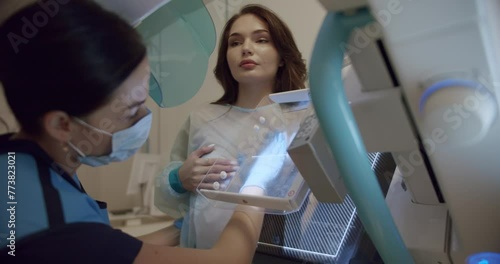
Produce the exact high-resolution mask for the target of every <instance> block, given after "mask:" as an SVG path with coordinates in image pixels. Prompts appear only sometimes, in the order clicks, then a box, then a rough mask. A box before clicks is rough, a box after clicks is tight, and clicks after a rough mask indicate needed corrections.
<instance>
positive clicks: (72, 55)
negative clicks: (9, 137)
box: [0, 0, 146, 134]
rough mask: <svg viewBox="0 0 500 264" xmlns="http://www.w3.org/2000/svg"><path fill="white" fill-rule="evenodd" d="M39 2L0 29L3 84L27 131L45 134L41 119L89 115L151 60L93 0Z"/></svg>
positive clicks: (138, 42)
mask: <svg viewBox="0 0 500 264" xmlns="http://www.w3.org/2000/svg"><path fill="white" fill-rule="evenodd" d="M61 2H62V1H52V6H50V7H47V5H48V4H47V3H50V2H45V4H44V3H43V2H41V1H37V2H35V3H33V4H30V5H28V6H26V7H25V8H22V9H21V10H20V11H18V12H16V13H15V14H14V15H12V16H11V17H10V18H8V19H7V20H6V21H5V22H4V23H3V24H2V25H1V26H0V82H2V84H3V87H4V91H5V96H6V98H7V102H8V103H9V106H10V107H11V109H12V111H13V113H14V115H15V116H16V118H17V120H18V122H19V124H20V126H21V128H22V129H23V131H25V132H27V133H30V134H38V133H40V132H41V123H40V121H41V117H43V115H44V114H46V113H47V112H49V111H53V110H60V111H64V112H66V113H68V114H69V115H71V116H77V117H84V116H86V115H88V114H90V113H92V112H93V111H94V110H96V109H98V108H99V107H101V106H102V105H104V104H106V103H108V102H109V100H110V97H111V95H112V93H113V92H114V91H115V90H116V89H117V88H118V87H119V86H120V84H121V83H122V82H123V81H124V80H125V79H126V78H127V77H128V76H129V75H130V74H131V73H132V71H133V70H134V69H135V68H136V67H137V65H138V64H139V63H140V62H141V61H142V60H143V59H144V57H145V56H146V47H145V46H144V44H143V42H142V39H141V36H140V35H139V34H138V33H137V32H136V31H135V30H134V29H133V27H132V26H130V25H129V24H128V23H127V22H126V21H124V20H123V19H121V18H120V17H119V16H118V15H116V14H114V13H111V12H109V11H106V10H104V9H103V8H102V7H101V6H99V5H98V4H97V3H95V2H94V1H91V0H71V1H66V2H67V3H65V4H59V3H61Z"/></svg>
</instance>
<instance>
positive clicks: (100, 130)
mask: <svg viewBox="0 0 500 264" xmlns="http://www.w3.org/2000/svg"><path fill="white" fill-rule="evenodd" d="M73 119H74V120H75V121H76V122H78V123H79V124H81V125H83V126H86V127H88V128H90V129H92V130H95V131H97V132H100V133H103V134H105V135H108V136H113V134H111V133H109V132H108V131H104V130H102V129H99V128H97V127H94V126H92V125H89V124H87V123H86V122H85V121H83V120H81V119H80V118H78V117H73ZM66 143H67V144H68V146H70V147H71V148H72V149H73V150H74V151H76V153H78V155H80V156H81V157H86V156H87V155H85V153H83V152H82V151H81V150H80V149H78V148H77V147H76V146H75V145H73V143H71V142H70V141H69V140H68V142H66ZM66 149H67V148H66Z"/></svg>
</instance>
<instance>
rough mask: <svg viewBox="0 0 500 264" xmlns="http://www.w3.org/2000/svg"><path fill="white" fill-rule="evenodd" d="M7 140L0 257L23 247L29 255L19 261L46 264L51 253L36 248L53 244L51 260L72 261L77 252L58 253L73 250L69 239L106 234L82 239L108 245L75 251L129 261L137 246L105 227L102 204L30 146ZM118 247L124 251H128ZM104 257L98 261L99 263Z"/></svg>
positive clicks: (0, 175)
mask: <svg viewBox="0 0 500 264" xmlns="http://www.w3.org/2000/svg"><path fill="white" fill-rule="evenodd" d="M11 136H12V134H7V135H3V136H0V190H1V191H0V212H1V213H0V253H1V256H2V257H5V256H6V255H5V254H7V256H8V255H12V254H15V253H17V254H21V253H22V252H21V250H20V248H23V251H24V253H27V252H30V255H29V256H28V255H26V254H25V255H24V256H25V257H35V255H36V254H42V256H38V257H37V259H44V257H47V258H46V260H47V261H54V260H57V259H55V258H54V255H52V256H50V252H51V251H50V250H45V251H40V250H39V249H41V248H43V245H44V244H47V243H55V244H52V247H55V248H59V250H58V252H59V253H57V254H59V256H58V257H57V258H60V260H61V262H63V261H74V260H73V259H70V258H75V259H76V258H78V254H73V256H71V255H70V254H67V255H68V256H66V257H67V258H66V257H65V256H64V254H65V253H60V252H62V250H61V249H62V248H64V247H67V246H68V245H71V246H76V247H77V248H78V244H75V241H77V240H84V239H82V238H86V237H87V236H88V235H89V234H95V235H100V234H107V237H106V239H102V238H100V237H96V236H90V237H89V238H88V239H89V240H91V241H86V242H88V243H92V244H96V241H98V240H101V241H103V240H107V242H106V244H108V245H102V246H101V248H99V249H97V248H93V247H90V246H87V247H84V248H81V251H80V252H82V254H84V255H88V254H89V253H90V252H89V251H86V250H90V251H91V252H93V254H94V255H99V254H96V253H97V252H98V251H103V254H111V255H113V254H116V255H119V254H122V255H121V256H120V257H119V259H120V261H124V262H122V263H128V262H133V259H134V258H135V256H136V255H137V253H138V252H139V250H140V247H141V246H142V243H141V242H140V241H138V240H136V239H135V238H132V237H128V236H127V235H126V234H124V233H121V231H118V230H114V229H112V228H111V226H110V223H109V219H108V213H107V209H106V203H104V202H100V201H96V200H94V199H92V197H90V196H89V195H88V194H87V193H86V192H85V189H84V188H83V186H82V185H81V183H80V181H79V180H78V177H77V175H76V174H75V175H73V176H70V175H68V174H67V173H66V172H64V171H63V170H62V169H61V168H60V167H59V166H58V165H57V164H56V163H55V162H54V161H53V160H52V159H51V158H50V156H49V155H48V154H47V153H46V152H45V151H43V149H42V148H40V146H38V145H37V144H36V143H34V142H32V141H27V140H9V138H10V137H11ZM114 238H116V239H114ZM110 240H111V241H110ZM114 240H117V241H114ZM50 241H52V242H50ZM39 243H41V244H39ZM78 243H85V241H81V242H78ZM31 244H33V245H36V247H37V248H38V249H37V251H36V252H38V253H36V252H31V249H32V248H34V247H31V246H30V245H31ZM82 246H84V245H82ZM13 248H14V250H15V251H14V253H13V252H12V249H13ZM120 248H126V250H125V251H128V252H123V251H122V250H121V249H120ZM16 249H17V250H16ZM9 251H10V252H11V253H10V254H9ZM104 252H106V253H104ZM35 253H36V254H35ZM61 254H62V255H61ZM16 259H17V258H16ZM86 259H87V258H86ZM104 259H107V257H106V258H104ZM104 259H103V258H100V259H99V261H103V260H104ZM10 260H12V259H10ZM80 261H82V259H81V258H80ZM86 261H90V260H89V259H87V260H86ZM77 262H78V261H77ZM112 262H114V261H112Z"/></svg>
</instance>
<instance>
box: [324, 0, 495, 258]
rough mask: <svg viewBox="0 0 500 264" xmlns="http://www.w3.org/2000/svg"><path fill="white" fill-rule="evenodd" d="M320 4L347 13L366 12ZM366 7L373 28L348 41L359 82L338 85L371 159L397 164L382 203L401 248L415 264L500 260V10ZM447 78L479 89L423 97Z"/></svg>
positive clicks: (404, 4)
mask: <svg viewBox="0 0 500 264" xmlns="http://www.w3.org/2000/svg"><path fill="white" fill-rule="evenodd" d="M320 2H321V3H322V4H323V5H324V7H325V8H326V9H328V10H330V11H346V13H347V14H349V12H351V13H352V12H353V11H352V10H353V8H356V7H359V6H362V4H360V3H359V1H356V3H352V5H354V6H349V4H347V2H351V1H340V0H320ZM340 2H345V3H346V5H345V8H343V7H342V5H341V4H340ZM365 4H366V5H365V6H367V7H369V8H370V10H371V13H372V15H373V16H374V18H375V19H376V20H377V23H373V24H371V25H368V26H366V27H365V28H362V29H360V30H358V31H356V32H354V34H353V35H352V37H351V40H350V42H349V45H347V49H346V53H347V55H348V56H349V57H350V59H351V62H352V68H353V69H354V70H353V71H351V70H349V71H351V73H350V74H351V75H356V76H351V77H346V79H344V86H345V88H346V95H347V97H348V98H349V100H350V104H351V108H352V111H353V114H354V116H355V119H356V122H357V124H358V127H359V129H360V133H361V136H362V138H363V141H364V143H365V146H366V149H367V151H368V152H375V151H377V152H391V153H392V154H393V157H394V159H395V161H396V163H397V165H398V169H397V170H396V172H395V175H394V179H393V184H391V188H390V190H389V193H388V195H387V197H386V201H387V203H388V206H389V208H390V210H391V213H392V215H393V218H394V220H395V223H396V225H397V227H398V230H399V232H400V234H401V236H402V238H403V240H404V242H405V245H406V246H407V248H408V249H409V251H410V253H411V254H412V257H413V258H414V260H415V262H416V263H464V261H465V260H466V258H467V257H468V256H470V255H472V254H475V253H480V252H500V224H499V223H500V203H499V202H498V201H500V192H499V191H498V190H499V189H500V176H499V175H500V162H499V158H498V154H497V153H498V151H500V140H499V135H500V120H499V115H498V102H499V101H498V100H499V92H500V90H499V89H500V88H499V86H498V83H499V82H498V78H499V75H500V71H499V69H500V68H499V67H498V65H499V62H500V56H499V51H498V50H499V48H500V41H499V40H500V38H499V36H500V28H499V26H500V23H499V19H498V13H499V12H500V3H499V2H497V1H494V0H491V1H489V0H485V1H467V0H443V1H431V0H423V1H411V0H408V1H399V0H368V1H367V2H366V1H365ZM450 79H453V80H466V81H469V82H473V83H475V84H476V85H475V86H472V87H466V86H457V85H455V86H450V87H444V88H442V89H439V90H437V91H435V92H430V91H427V92H426V90H427V89H428V88H429V87H431V86H432V85H437V84H438V83H439V82H441V81H444V80H450ZM479 86H482V87H485V88H486V89H487V91H488V92H484V93H480V92H479V89H476V88H477V87H479ZM425 93H428V95H425V96H424V97H425V98H423V95H424V94H425ZM421 101H422V102H423V103H422V102H421ZM476 127H478V128H480V129H475V128H476ZM472 138H474V140H471V139H472Z"/></svg>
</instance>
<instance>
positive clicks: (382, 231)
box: [310, 9, 414, 264]
mask: <svg viewBox="0 0 500 264" xmlns="http://www.w3.org/2000/svg"><path fill="white" fill-rule="evenodd" d="M371 21H373V18H372V16H371V15H370V13H369V12H368V10H367V9H362V10H359V11H358V12H357V13H356V14H354V15H344V14H341V13H333V12H330V13H328V15H327V16H326V18H325V20H324V21H323V25H322V27H321V29H320V32H319V34H318V38H317V40H316V43H315V46H314V51H313V55H312V59H311V64H310V90H311V98H312V102H313V105H314V108H315V110H316V113H317V116H318V120H319V122H320V124H321V128H322V129H323V132H324V134H325V136H326V139H327V141H328V144H329V145H330V148H331V150H332V152H333V154H334V156H335V159H336V161H337V164H338V168H339V171H340V173H341V175H342V177H343V178H344V183H345V185H346V187H347V189H348V190H349V195H350V196H351V198H352V200H353V201H354V203H355V204H356V208H357V212H358V215H359V217H360V219H361V222H362V223H363V226H364V227H365V229H366V231H367V233H368V235H369V236H370V238H371V239H372V241H373V242H374V244H375V247H376V248H377V250H378V252H379V254H380V256H381V257H382V259H383V260H384V262H385V263H389V264H392V263H394V264H401V263H405V264H411V263H414V261H413V259H412V257H411V255H410V253H409V252H408V249H407V248H406V247H405V245H404V243H403V241H402V239H401V236H400V235H399V232H398V230H397V227H396V225H395V223H394V220H393V218H392V216H391V213H390V211H389V208H388V207H387V204H386V202H385V199H384V196H383V195H382V191H381V189H380V185H379V183H378V182H377V179H376V177H375V174H374V173H373V171H372V169H371V166H370V162H369V160H368V156H367V153H366V149H365V146H364V144H363V141H362V139H361V136H360V133H359V130H358V127H357V125H356V121H355V119H354V117H353V114H352V111H351V108H350V106H349V103H348V101H347V98H346V95H345V91H344V87H343V83H342V74H341V71H342V65H343V59H344V51H343V47H346V45H345V44H346V43H347V42H348V39H349V36H350V34H351V32H352V31H353V29H355V28H356V27H362V26H364V25H366V24H367V23H369V22H371Z"/></svg>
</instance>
